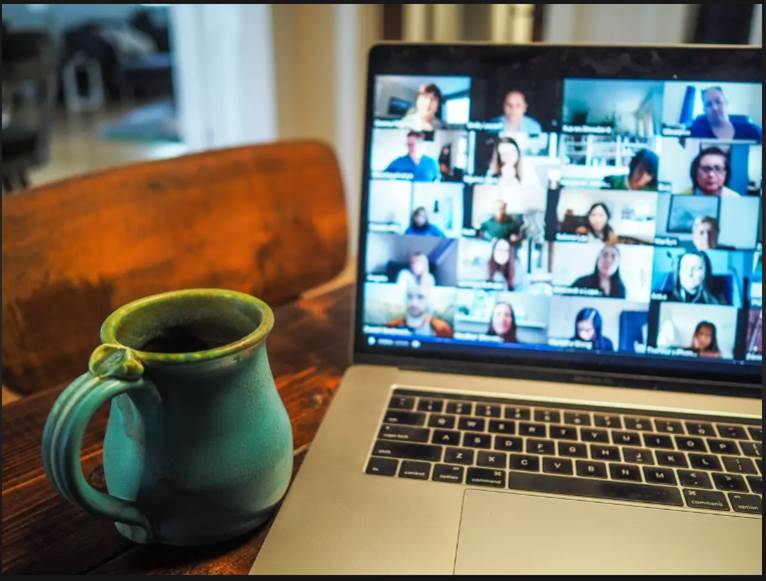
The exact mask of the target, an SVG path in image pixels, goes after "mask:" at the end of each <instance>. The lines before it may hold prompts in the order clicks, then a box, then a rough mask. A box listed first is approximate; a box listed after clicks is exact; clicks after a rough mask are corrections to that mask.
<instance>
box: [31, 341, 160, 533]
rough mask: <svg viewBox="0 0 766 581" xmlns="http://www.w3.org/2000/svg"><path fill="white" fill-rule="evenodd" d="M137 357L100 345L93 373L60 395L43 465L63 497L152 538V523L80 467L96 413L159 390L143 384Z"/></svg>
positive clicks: (47, 429) (50, 423)
mask: <svg viewBox="0 0 766 581" xmlns="http://www.w3.org/2000/svg"><path fill="white" fill-rule="evenodd" d="M143 371H144V368H143V365H142V364H141V361H139V359H138V358H137V357H136V355H135V353H133V351H131V350H130V349H127V348H125V347H123V346H121V345H112V344H103V345H99V346H98V347H97V348H96V349H95V350H94V351H93V354H92V355H91V356H90V361H89V362H88V371H87V372H86V373H83V374H82V375H81V376H80V377H78V378H77V379H75V380H74V381H73V382H72V383H70V384H69V386H67V388H66V389H65V390H64V391H63V392H62V393H61V395H59V397H58V399H57V400H56V403H55V404H54V405H53V408H52V409H51V411H50V414H49V415H48V419H47V421H46V423H45V429H44V431H43V441H42V452H43V466H44V468H45V473H46V474H47V475H48V480H50V482H51V483H52V484H53V486H54V487H55V488H56V490H58V492H59V493H61V495H62V496H63V497H64V498H66V499H67V500H68V501H69V502H71V503H72V504H76V505H78V506H80V507H82V508H84V509H85V510H87V511H89V512H92V513H94V514H96V515H99V516H102V517H105V518H108V519H110V520H113V521H117V522H122V523H127V524H132V525H138V526H140V527H142V528H144V529H145V530H146V532H147V533H148V534H149V535H150V536H151V527H150V524H149V519H148V518H147V517H146V516H145V515H144V514H143V513H142V512H141V511H140V510H139V509H138V507H137V506H136V504H135V503H133V502H131V501H128V500H123V499H121V498H117V497H115V496H111V495H110V494H104V493H103V492H100V491H98V490H96V489H95V488H93V487H92V486H91V485H90V484H89V483H88V481H87V479H86V478H85V475H84V474H83V472H82V465H81V464H80V454H81V450H82V438H83V435H84V434H85V429H86V427H87V425H88V423H89V422H90V420H91V418H92V417H93V414H95V413H96V411H97V410H98V409H99V408H100V407H101V406H102V405H103V404H104V403H106V402H107V401H109V400H110V399H112V398H113V397H115V396H117V395H120V394H122V393H126V392H130V391H135V390H145V389H154V385H153V384H152V383H151V382H150V381H148V380H146V379H144V378H143V377H142V375H143Z"/></svg>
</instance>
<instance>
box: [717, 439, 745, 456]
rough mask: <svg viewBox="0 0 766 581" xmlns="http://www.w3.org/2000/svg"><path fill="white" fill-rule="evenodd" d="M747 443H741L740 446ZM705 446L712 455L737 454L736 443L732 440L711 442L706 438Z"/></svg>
mask: <svg viewBox="0 0 766 581" xmlns="http://www.w3.org/2000/svg"><path fill="white" fill-rule="evenodd" d="M748 443H749V442H742V445H745V444H748ZM707 445H708V448H710V451H711V452H713V453H714V454H739V450H738V449H737V442H735V441H734V440H712V439H710V438H708V441H707Z"/></svg>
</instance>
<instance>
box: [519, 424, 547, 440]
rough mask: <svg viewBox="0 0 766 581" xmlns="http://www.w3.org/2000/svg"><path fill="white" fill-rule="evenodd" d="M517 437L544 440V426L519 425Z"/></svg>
mask: <svg viewBox="0 0 766 581" xmlns="http://www.w3.org/2000/svg"><path fill="white" fill-rule="evenodd" d="M519 435H520V436H533V437H535V438H545V436H546V426H545V424H528V423H524V422H522V423H519Z"/></svg>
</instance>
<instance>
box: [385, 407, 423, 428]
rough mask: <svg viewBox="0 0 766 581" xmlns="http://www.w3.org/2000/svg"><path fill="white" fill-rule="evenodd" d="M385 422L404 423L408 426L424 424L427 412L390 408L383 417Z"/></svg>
mask: <svg viewBox="0 0 766 581" xmlns="http://www.w3.org/2000/svg"><path fill="white" fill-rule="evenodd" d="M383 423H384V424H402V425H406V426H423V425H425V423H426V414H421V413H418V412H404V411H399V410H388V411H387V412H386V415H385V416H384V417H383Z"/></svg>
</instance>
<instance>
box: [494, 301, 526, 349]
mask: <svg viewBox="0 0 766 581" xmlns="http://www.w3.org/2000/svg"><path fill="white" fill-rule="evenodd" d="M487 335H497V336H498V337H500V338H501V339H502V340H503V342H504V343H518V342H519V341H518V339H516V316H515V315H514V314H513V307H512V306H511V305H510V304H509V303H503V302H499V303H496V304H495V307H494V308H493V309H492V319H490V321H489V329H487Z"/></svg>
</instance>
